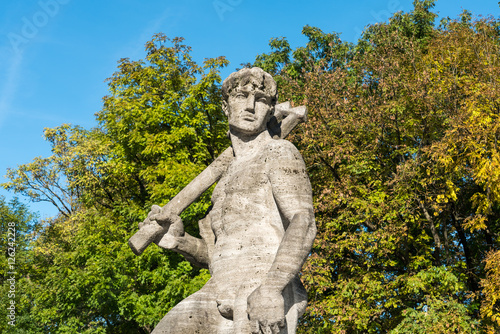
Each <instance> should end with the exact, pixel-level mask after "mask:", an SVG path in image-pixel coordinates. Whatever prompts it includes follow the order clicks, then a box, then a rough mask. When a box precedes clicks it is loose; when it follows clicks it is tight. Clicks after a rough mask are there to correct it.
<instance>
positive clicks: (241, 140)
mask: <svg viewBox="0 0 500 334" xmlns="http://www.w3.org/2000/svg"><path fill="white" fill-rule="evenodd" d="M229 137H230V138H231V144H232V147H233V152H234V157H235V158H236V159H238V160H239V159H244V158H245V157H250V156H253V155H254V154H255V153H256V152H257V151H258V150H259V148H260V147H262V146H264V145H266V143H267V142H268V141H269V140H272V137H271V135H270V134H269V131H267V129H266V130H264V131H262V132H261V133H258V134H252V135H248V134H245V133H241V132H238V131H234V130H232V129H230V130H229Z"/></svg>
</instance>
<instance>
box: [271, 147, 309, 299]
mask: <svg viewBox="0 0 500 334" xmlns="http://www.w3.org/2000/svg"><path fill="white" fill-rule="evenodd" d="M273 146H275V147H273V154H272V155H271V157H274V158H275V159H276V161H272V159H271V160H270V161H269V162H270V164H269V166H270V168H271V169H270V170H269V179H270V182H271V186H272V190H273V195H274V199H275V201H276V204H277V205H278V208H279V210H280V212H281V214H282V215H283V216H284V217H285V219H286V220H287V222H288V226H285V228H286V231H285V235H284V236H283V239H282V241H281V244H280V246H279V249H278V253H277V254H276V257H275V260H274V262H273V265H272V267H271V269H270V270H269V272H268V274H267V276H266V279H265V281H264V282H263V284H262V285H263V286H266V287H272V288H274V289H276V290H278V291H280V292H281V291H283V289H284V288H285V286H286V285H287V284H288V283H289V282H290V281H291V280H292V279H293V278H294V277H295V276H296V275H297V274H298V273H299V271H300V269H301V268H302V265H303V264H304V261H305V260H306V258H307V256H308V255H309V252H310V250H311V247H312V244H313V242H314V238H315V236H316V224H315V221H314V210H313V204H312V190H311V184H310V181H309V177H308V175H307V171H306V167H305V164H304V161H303V159H302V156H301V155H300V153H299V151H298V150H297V148H295V146H293V145H292V144H291V143H289V142H288V141H284V140H279V141H277V145H273Z"/></svg>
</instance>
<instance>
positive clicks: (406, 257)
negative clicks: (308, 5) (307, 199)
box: [255, 1, 500, 333]
mask: <svg viewBox="0 0 500 334" xmlns="http://www.w3.org/2000/svg"><path fill="white" fill-rule="evenodd" d="M433 6H434V1H415V2H414V10H413V11H411V12H410V13H396V14H395V15H394V16H393V17H392V18H391V19H390V20H389V22H388V23H379V24H376V25H373V26H369V27H367V29H366V30H365V31H364V33H363V36H362V38H361V39H360V40H359V41H358V43H357V44H356V45H352V44H349V43H345V42H341V41H340V38H339V37H338V35H336V34H324V33H322V32H321V31H320V30H319V29H317V28H311V27H306V28H304V30H303V33H305V34H306V36H307V37H308V39H309V42H308V43H307V45H306V46H305V47H303V48H298V49H296V50H295V51H292V50H291V49H289V48H287V45H288V44H287V41H286V40H285V39H281V40H279V45H278V44H277V43H276V40H272V42H271V48H274V49H276V50H277V52H276V51H273V52H271V53H270V54H268V55H260V56H258V57H257V60H256V62H255V64H258V65H261V66H266V67H267V68H268V69H270V70H272V71H275V72H274V73H275V75H276V77H277V79H278V80H279V82H280V83H281V86H280V94H281V96H282V99H283V100H286V99H292V100H294V101H295V103H296V104H307V106H308V108H309V113H310V120H309V123H308V124H306V125H304V126H303V127H302V131H301V132H297V133H296V134H295V135H294V136H293V138H292V139H293V140H294V142H295V143H296V145H297V146H298V147H299V148H300V149H301V152H302V154H303V156H304V158H305V160H306V164H307V165H308V166H309V172H310V177H311V182H312V185H313V191H314V193H315V207H316V220H317V224H318V227H319V233H318V237H317V239H316V243H315V248H314V250H313V253H312V255H311V257H310V259H309V260H308V262H306V265H305V267H304V272H303V280H304V281H305V282H306V285H307V287H308V290H309V298H310V307H309V310H308V312H307V314H306V316H305V317H304V319H303V320H302V331H303V332H304V333H311V332H318V333H319V332H321V333H323V332H324V333H330V332H340V333H351V332H352V333H356V332H369V333H380V332H389V331H394V333H401V332H405V331H406V332H424V331H425V332H432V333H445V332H446V333H448V332H453V331H459V332H474V331H477V330H478V329H479V327H480V326H481V328H483V329H485V330H490V331H491V332H493V331H495V330H498V327H495V326H498V319H499V318H498V291H500V290H499V288H498V287H499V285H498V283H496V282H498V280H496V278H497V277H498V270H496V266H495V264H496V263H498V262H497V254H498V251H499V248H500V241H499V234H498V231H499V230H498V229H499V226H500V225H499V213H500V211H499V206H498V205H499V199H498V197H497V195H496V193H497V191H498V190H499V188H498V186H499V182H498V176H497V175H498V168H496V164H497V159H498V158H497V154H498V153H497V148H496V145H497V144H496V142H497V138H498V136H499V131H498V126H497V124H498V120H497V117H498V116H497V115H498V111H499V109H498V102H499V101H500V100H499V97H500V96H499V95H498V94H499V90H498V89H496V87H497V86H498V82H499V79H500V77H499V76H498V73H499V71H498V69H499V68H498V66H499V61H498V54H499V53H498V51H499V49H498V45H499V30H498V26H499V22H498V21H497V20H495V19H492V18H488V19H480V20H472V18H471V16H470V14H469V13H468V12H464V14H462V15H461V17H460V18H459V19H457V20H450V19H447V20H444V21H443V23H442V24H441V25H440V26H439V27H435V25H434V20H435V17H436V14H434V13H432V12H431V9H432V8H433ZM333 59H336V61H332V60H333ZM485 263H486V268H485ZM481 305H482V308H481ZM410 324H411V326H410ZM443 324H445V327H443ZM488 326H489V327H488Z"/></svg>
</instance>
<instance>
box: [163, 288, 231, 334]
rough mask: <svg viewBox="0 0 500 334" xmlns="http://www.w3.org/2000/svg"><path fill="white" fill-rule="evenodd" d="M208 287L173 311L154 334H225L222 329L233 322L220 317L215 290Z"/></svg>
mask: <svg viewBox="0 0 500 334" xmlns="http://www.w3.org/2000/svg"><path fill="white" fill-rule="evenodd" d="M207 285H208V286H207ZM207 285H205V287H203V288H202V289H201V290H200V291H198V292H196V293H194V294H192V295H191V296H189V297H188V298H186V299H184V300H183V301H182V302H180V303H179V304H177V305H176V306H175V307H174V308H173V309H171V310H170V312H168V313H167V314H166V315H165V316H164V317H163V319H162V320H161V321H160V322H159V323H158V325H156V327H155V329H154V331H153V334H195V333H200V334H212V333H213V334H218V333H223V332H224V330H221V329H222V328H227V327H228V325H231V324H226V322H230V323H232V322H231V321H229V320H227V319H224V318H223V317H222V316H221V315H220V313H219V311H218V310H217V303H216V301H215V297H214V293H213V289H212V288H211V286H210V284H208V283H207Z"/></svg>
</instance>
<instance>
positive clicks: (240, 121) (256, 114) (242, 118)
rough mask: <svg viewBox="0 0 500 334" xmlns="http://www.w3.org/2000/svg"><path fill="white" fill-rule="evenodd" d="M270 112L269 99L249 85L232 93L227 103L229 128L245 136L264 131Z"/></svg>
mask: <svg viewBox="0 0 500 334" xmlns="http://www.w3.org/2000/svg"><path fill="white" fill-rule="evenodd" d="M271 111H272V105H271V98H270V97H269V96H268V95H266V94H265V93H264V92H263V91H261V90H258V89H255V88H254V86H253V85H251V84H249V85H246V86H244V87H241V88H240V89H238V90H237V91H234V92H232V94H231V95H230V96H229V98H228V101H227V114H228V122H229V127H230V128H231V129H232V130H237V131H239V132H242V133H245V134H259V133H261V132H262V131H264V130H265V129H266V125H267V122H268V121H269V118H270V116H271Z"/></svg>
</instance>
